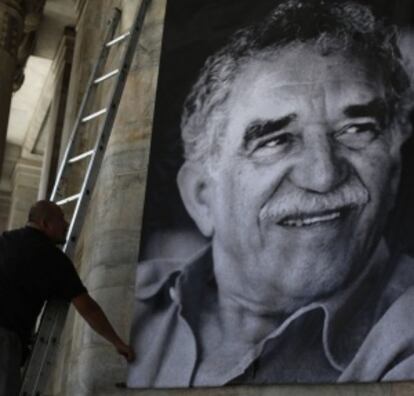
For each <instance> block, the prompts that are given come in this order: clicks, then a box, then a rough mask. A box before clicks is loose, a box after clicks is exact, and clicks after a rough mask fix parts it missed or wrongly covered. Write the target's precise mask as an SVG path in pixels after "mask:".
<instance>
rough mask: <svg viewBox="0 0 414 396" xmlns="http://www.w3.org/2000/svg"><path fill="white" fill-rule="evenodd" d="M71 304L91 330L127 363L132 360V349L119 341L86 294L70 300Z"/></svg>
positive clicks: (100, 309)
mask: <svg viewBox="0 0 414 396" xmlns="http://www.w3.org/2000/svg"><path fill="white" fill-rule="evenodd" d="M72 304H73V305H74V306H75V308H76V310H77V311H78V312H79V314H80V315H81V316H82V317H83V318H84V319H85V320H86V322H88V324H89V325H90V326H91V327H92V329H93V330H95V331H96V332H97V333H98V334H100V335H101V336H102V337H104V338H105V339H106V340H108V341H109V342H110V343H111V344H112V345H113V346H114V347H115V348H116V350H117V351H118V353H119V354H120V355H122V356H124V357H125V359H126V360H127V361H128V362H132V361H133V360H134V358H135V354H134V351H133V350H132V348H131V347H130V346H128V345H126V344H125V343H124V342H123V341H122V340H121V338H120V337H119V336H118V334H117V333H116V331H115V330H114V328H113V327H112V325H111V323H110V322H109V320H108V318H107V317H106V315H105V313H104V312H103V311H102V308H101V307H100V306H99V305H98V303H97V302H96V301H95V300H94V299H93V298H92V297H91V296H90V295H89V294H88V293H82V294H80V295H79V296H77V297H75V298H74V299H72Z"/></svg>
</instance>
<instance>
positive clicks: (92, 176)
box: [19, 0, 151, 396]
mask: <svg viewBox="0 0 414 396" xmlns="http://www.w3.org/2000/svg"><path fill="white" fill-rule="evenodd" d="M150 2H151V0H142V2H141V4H140V6H139V7H138V9H137V14H136V16H135V18H134V22H133V25H132V27H131V29H130V30H129V31H127V32H125V33H123V34H121V35H119V36H117V37H115V32H116V30H117V27H118V25H119V21H120V17H121V11H120V10H119V9H117V8H115V9H114V13H113V16H112V18H111V19H110V20H109V23H108V27H107V31H106V36H105V39H104V42H103V44H102V47H101V50H100V53H99V57H98V60H97V62H96V64H95V65H94V67H93V70H92V73H91V76H90V78H89V81H88V83H87V87H86V90H85V94H84V96H83V99H82V102H81V105H80V108H79V111H78V115H77V118H76V121H75V124H74V126H73V129H72V133H71V136H70V138H69V142H68V145H67V148H66V150H65V154H64V156H63V159H62V162H61V166H60V168H59V171H58V174H57V177H56V182H55V184H54V187H53V191H52V194H51V197H50V200H51V201H54V202H55V203H56V204H57V205H59V206H60V207H61V208H62V210H64V213H65V215H66V216H67V215H68V214H69V216H68V217H67V219H68V220H69V228H68V232H67V240H66V243H65V245H64V246H63V249H62V250H63V252H64V253H66V255H68V256H69V257H70V258H73V256H74V253H75V249H76V243H77V241H78V238H79V234H80V231H81V228H82V225H83V220H84V218H85V215H86V210H87V206H88V203H89V200H90V198H91V195H92V191H93V188H94V185H95V182H96V179H97V177H98V173H99V169H100V166H101V163H102V159H103V156H104V153H105V149H106V146H107V143H108V140H109V136H110V133H111V130H112V126H113V124H114V120H115V117H116V113H117V110H118V106H119V103H120V101H121V96H122V92H123V89H124V86H125V81H126V78H127V75H128V72H129V69H130V66H131V63H132V60H133V56H134V53H135V50H136V47H137V44H138V40H139V36H140V33H141V30H142V26H143V23H144V19H145V15H146V13H147V9H148V7H149V4H150ZM120 45H121V46H123V48H120V50H121V56H120V59H121V62H120V63H119V66H118V67H117V68H115V69H113V70H111V71H109V72H106V71H105V66H106V65H107V63H108V62H107V60H108V56H109V53H110V52H111V51H113V49H114V48H115V47H119V46H120ZM118 50H119V49H118ZM111 80H112V83H113V84H112V86H110V87H108V86H107V87H106V88H109V92H110V94H109V101H108V103H107V104H106V105H105V107H104V108H101V109H99V110H96V109H95V110H93V111H92V112H90V108H91V105H93V98H94V96H95V94H96V92H97V90H98V89H99V87H101V86H102V85H103V84H105V83H106V84H108V83H107V82H109V81H111ZM104 88H105V87H101V89H104ZM90 102H92V103H90ZM98 119H100V120H98ZM94 120H95V122H96V121H101V124H100V125H99V126H98V128H97V133H95V137H94V139H91V140H93V141H94V143H93V144H92V145H91V146H92V147H91V148H90V149H87V150H84V151H83V152H80V153H79V152H78V149H79V146H81V143H82V132H83V131H84V130H85V128H86V127H87V126H89V127H90V129H91V130H93V131H94V130H96V129H92V126H93V125H91V124H89V123H92V122H94ZM88 124H89V125H88ZM75 165H81V166H82V169H83V176H82V177H81V178H80V179H81V180H80V181H81V182H80V189H79V190H78V191H77V192H76V193H75V194H72V195H69V196H66V195H65V194H66V186H67V181H69V180H72V179H71V174H73V173H75V172H76V170H75ZM77 172H79V169H78V170H77ZM75 175H76V173H75ZM68 309H69V304H68V303H65V302H62V301H57V300H53V301H48V302H47V304H46V306H45V308H44V310H43V314H42V316H41V320H40V325H39V328H38V331H37V334H36V341H35V343H34V347H33V350H32V353H31V355H30V357H29V359H28V363H27V365H26V369H25V372H24V375H23V380H22V386H21V389H20V394H19V395H20V396H42V395H44V394H45V393H44V392H45V389H46V385H47V381H48V375H49V373H50V369H51V368H52V365H53V362H54V358H55V355H56V352H57V347H58V342H59V338H60V335H61V333H62V331H63V327H64V324H65V319H66V316H67V312H68Z"/></svg>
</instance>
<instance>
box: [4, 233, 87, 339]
mask: <svg viewBox="0 0 414 396" xmlns="http://www.w3.org/2000/svg"><path fill="white" fill-rule="evenodd" d="M84 292H86V289H85V287H84V285H83V284H82V281H81V280H80V278H79V276H78V274H77V272H76V270H75V268H74V266H73V264H72V262H71V261H70V259H69V258H68V257H67V256H66V255H65V254H64V253H63V252H62V251H61V250H60V249H59V248H57V247H56V246H55V245H54V244H53V243H52V241H51V240H49V238H48V237H47V236H46V235H44V234H43V233H42V232H41V231H39V230H37V229H35V228H31V227H25V228H21V229H18V230H13V231H6V232H4V233H3V234H2V235H1V236H0V326H1V327H5V328H6V329H9V330H11V331H14V332H16V333H17V334H18V335H19V336H20V338H21V339H22V342H23V343H24V344H27V342H28V341H29V338H30V336H31V332H32V330H33V327H34V325H35V323H36V318H37V316H38V315H39V313H40V310H41V309H42V306H43V304H44V302H45V300H48V299H50V298H56V299H62V300H66V301H68V302H69V301H71V300H72V299H73V298H74V297H76V296H78V295H80V294H82V293H84Z"/></svg>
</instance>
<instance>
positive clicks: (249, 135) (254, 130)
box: [243, 113, 297, 148]
mask: <svg viewBox="0 0 414 396" xmlns="http://www.w3.org/2000/svg"><path fill="white" fill-rule="evenodd" d="M296 118H297V115H296V114H295V113H292V114H288V115H287V116H285V117H282V118H279V119H276V120H260V119H257V120H253V121H252V122H250V123H249V125H248V126H247V127H246V130H245V132H244V136H243V146H244V148H247V147H248V145H249V143H250V142H251V141H252V140H255V139H258V138H261V137H263V136H266V135H270V134H272V133H275V132H278V131H280V130H281V129H283V128H285V127H286V126H288V125H289V124H290V123H291V122H292V121H293V120H295V119H296Z"/></svg>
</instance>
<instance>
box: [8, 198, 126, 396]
mask: <svg viewBox="0 0 414 396" xmlns="http://www.w3.org/2000/svg"><path fill="white" fill-rule="evenodd" d="M67 228H68V223H67V222H66V220H65V218H64V214H63V212H62V210H61V209H60V208H59V206H57V205H56V204H54V203H53V202H49V201H39V202H37V203H36V204H35V205H34V206H33V207H32V208H31V210H30V213H29V221H28V223H27V226H26V227H25V228H22V229H17V230H13V231H7V232H4V233H3V234H2V236H1V237H0V296H1V299H0V396H13V395H17V394H18V391H19V383H20V375H19V374H20V373H19V370H20V363H21V360H22V355H23V350H24V349H25V348H26V347H27V344H28V342H29V338H30V336H31V333H32V331H33V327H34V325H35V321H36V318H37V316H38V315H39V313H40V310H41V308H42V306H43V303H44V302H45V301H46V300H48V299H50V298H56V299H63V300H67V301H71V302H72V303H73V305H74V307H75V308H76V310H77V311H78V312H79V313H80V314H81V315H82V317H83V318H84V319H85V320H86V321H87V322H88V323H89V325H90V326H91V327H92V328H93V329H94V330H95V331H96V332H97V333H99V334H100V335H101V336H103V337H104V338H105V339H106V340H108V341H109V342H110V343H111V344H112V345H113V346H114V347H115V348H116V350H117V352H118V353H119V354H121V355H123V356H124V357H125V359H126V360H127V361H128V362H130V361H132V360H133V359H134V352H133V350H132V349H131V348H130V347H129V346H128V345H126V344H125V343H124V342H123V341H122V340H121V338H120V337H119V336H118V334H117V333H116V332H115V330H114V329H113V327H112V325H111V324H110V323H109V321H108V319H107V317H106V316H105V314H104V312H103V311H102V309H101V308H100V306H99V305H98V304H97V302H96V301H95V300H94V299H93V298H92V297H91V296H90V295H89V294H88V292H87V290H86V288H85V286H84V285H83V284H82V282H81V280H80V279H79V276H78V274H77V273H76V271H75V268H74V266H73V264H72V262H71V261H70V259H69V258H68V257H67V256H66V255H65V254H64V253H63V252H62V251H61V250H60V249H58V248H57V247H56V246H55V245H58V244H62V243H64V242H65V235H66V231H67Z"/></svg>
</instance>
